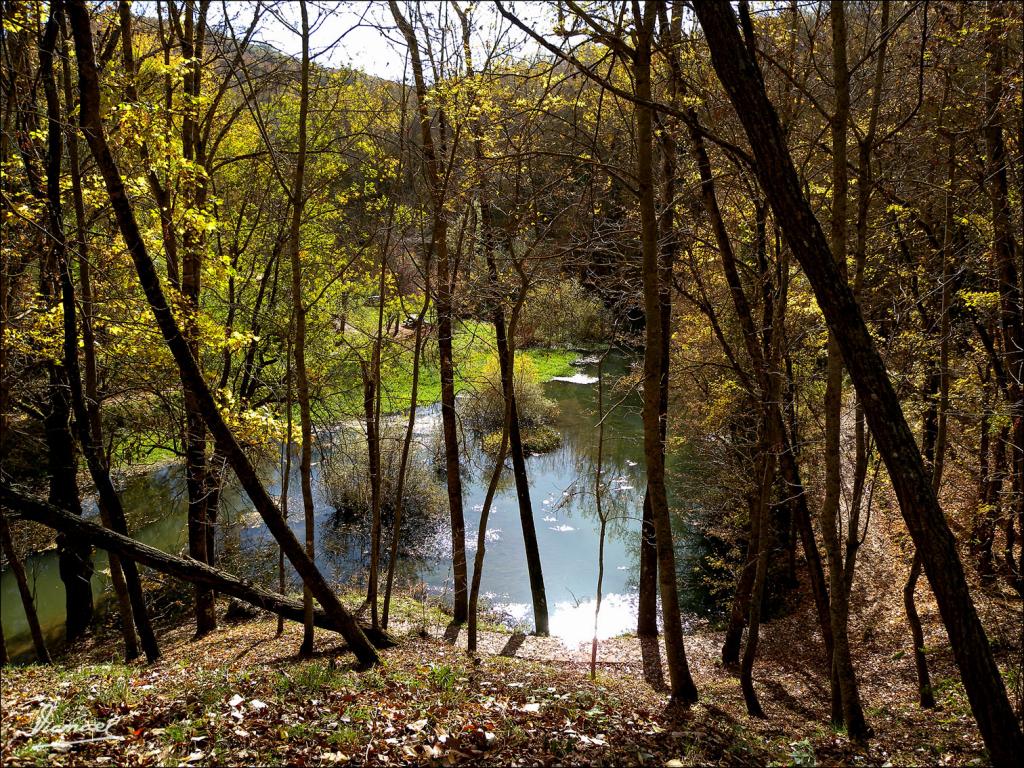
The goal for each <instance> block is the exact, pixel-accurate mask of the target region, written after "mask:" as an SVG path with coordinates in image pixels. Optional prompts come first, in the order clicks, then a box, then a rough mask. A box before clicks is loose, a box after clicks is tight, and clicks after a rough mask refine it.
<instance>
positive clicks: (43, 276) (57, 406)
mask: <svg viewBox="0 0 1024 768" xmlns="http://www.w3.org/2000/svg"><path fill="white" fill-rule="evenodd" d="M60 14H61V6H60V3H59V2H57V3H54V4H52V5H51V6H50V14H49V17H48V19H47V21H46V25H45V27H44V29H43V37H42V40H41V41H40V45H39V70H40V72H39V74H40V76H41V79H42V82H43V90H44V92H45V95H46V122H47V131H46V139H47V141H46V212H47V218H48V221H47V229H48V231H47V240H48V243H47V247H46V248H44V249H43V253H42V263H41V264H40V288H41V290H40V293H41V294H42V296H43V298H44V299H45V300H46V302H47V304H49V305H50V306H56V305H57V304H58V303H59V302H60V269H61V266H60V265H61V264H62V263H63V260H64V259H65V240H64V219H63V208H62V205H61V188H60V182H61V179H60V173H61V162H62V160H63V156H64V128H63V122H62V115H61V108H60V99H59V97H58V94H57V77H56V73H55V71H54V54H55V51H56V49H57V38H58V36H59V33H60V21H59V19H60ZM76 354H77V350H76ZM46 369H47V376H48V379H49V404H48V408H47V410H46V413H45V419H44V429H45V436H46V447H47V452H48V454H49V469H50V472H49V475H50V493H49V498H50V501H51V502H52V503H54V504H60V505H61V506H63V507H65V508H67V509H71V510H74V511H76V512H77V513H78V514H81V512H82V503H81V499H80V496H79V492H78V457H77V452H76V450H75V442H74V438H73V437H72V435H71V403H70V397H69V392H68V379H67V371H66V369H65V368H63V367H61V366H58V365H57V364H56V363H54V362H48V363H47V365H46ZM57 553H58V559H59V562H60V577H61V581H63V582H64V594H65V609H66V621H65V625H64V627H65V634H66V636H67V640H68V642H69V643H70V642H73V641H74V640H76V639H78V638H79V637H81V636H82V635H83V634H84V633H85V631H86V630H87V629H88V627H89V624H90V623H91V622H92V616H93V597H92V574H93V563H92V551H91V549H90V548H89V547H88V546H87V545H83V544H82V543H81V542H78V541H69V540H68V539H67V538H66V537H60V536H59V537H57Z"/></svg>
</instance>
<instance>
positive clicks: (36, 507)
mask: <svg viewBox="0 0 1024 768" xmlns="http://www.w3.org/2000/svg"><path fill="white" fill-rule="evenodd" d="M0 501H2V502H3V504H5V505H6V506H8V507H10V508H11V509H14V510H16V511H17V512H18V514H19V515H20V516H21V517H23V518H26V519H28V520H32V521H34V522H37V523H42V524H43V525H46V526H48V527H50V528H53V529H54V530H57V531H61V532H63V533H66V534H68V535H72V536H75V537H77V538H81V539H82V540H83V541H86V542H89V543H90V544H94V545H95V546H97V547H99V548H101V549H106V550H107V551H108V552H117V553H118V554H120V555H122V556H123V557H124V558H125V559H126V560H127V559H130V560H131V561H132V562H139V563H142V564H143V565H145V566H148V567H150V568H152V569H153V570H155V571H159V572H160V573H166V574H168V575H169V576H174V577H175V578H178V579H181V580H182V581H186V582H189V583H191V584H198V583H202V584H203V585H204V586H206V587H208V588H209V589H211V590H215V591H218V592H223V593H224V594H225V595H229V596H231V597H235V598H237V599H239V600H241V601H243V602H246V603H249V604H250V605H252V606H255V607H256V608H262V609H263V610H265V611H269V612H271V613H276V614H277V615H278V616H281V617H283V618H285V619H288V620H289V621H295V622H302V621H304V620H305V608H304V606H303V604H302V601H300V600H293V599H291V598H288V597H285V596H284V595H281V594H278V593H276V592H271V591H269V590H266V589H263V588H262V587H258V586H256V585H255V584H253V583H252V582H250V581H248V580H246V579H240V578H238V577H237V576H234V575H232V574H230V573H227V572H226V571H221V570H218V569H217V568H213V567H212V566H210V565H207V564H206V563H201V562H199V561H198V560H194V559H192V558H190V557H177V556H175V555H170V554H167V553H166V552H164V551H163V550H160V549H156V548H155V547H151V546H149V545H148V544H143V543H142V542H140V541H136V540H135V539H132V538H129V537H128V536H124V535H122V534H120V533H117V532H116V531H112V530H110V529H109V528H106V527H104V526H102V525H97V524H96V523H94V522H92V521H91V520H85V519H82V518H80V517H77V516H76V515H72V514H71V513H69V512H67V511H65V510H63V509H60V508H58V507H55V506H53V505H52V504H49V503H47V502H44V501H42V500H40V499H36V498H34V497H32V496H29V495H27V494H25V493H22V492H20V491H18V490H15V489H14V488H11V487H9V486H6V485H0ZM4 525H6V523H4ZM313 622H314V623H315V624H316V626H318V627H321V628H322V629H329V630H331V631H332V632H339V633H341V634H342V635H343V636H347V633H348V628H347V627H346V626H345V625H344V624H339V623H338V622H337V621H336V620H335V618H334V617H333V616H331V615H330V614H328V613H327V612H325V611H322V610H319V609H316V610H314V611H313ZM363 631H364V632H365V633H366V637H369V638H370V639H371V640H372V641H373V643H374V645H376V646H377V647H378V648H386V647H389V646H392V645H394V644H395V643H394V640H392V638H391V637H390V636H388V634H387V633H385V632H382V631H380V630H374V629H373V628H372V627H369V626H364V627H363Z"/></svg>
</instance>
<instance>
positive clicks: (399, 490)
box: [380, 262, 430, 629]
mask: <svg viewBox="0 0 1024 768" xmlns="http://www.w3.org/2000/svg"><path fill="white" fill-rule="evenodd" d="M423 274H424V276H425V280H426V282H427V285H424V286H423V308H422V309H421V310H420V314H419V319H418V321H417V323H416V340H415V341H414V342H413V352H412V385H411V387H410V394H409V420H408V421H407V422H406V426H405V439H404V440H403V441H402V458H401V459H400V460H399V464H398V484H397V487H396V489H395V519H394V522H393V524H392V526H391V555H390V557H389V559H388V579H387V583H386V584H385V586H384V610H383V612H382V614H381V620H380V624H381V627H383V628H384V629H387V628H388V614H389V612H390V609H391V589H392V587H393V586H394V583H395V568H396V566H397V564H398V541H399V539H400V537H401V531H402V507H403V499H404V496H405V475H406V470H407V469H408V466H409V450H410V449H411V447H412V439H413V435H414V434H415V429H416V406H417V398H418V396H419V388H420V358H421V355H422V351H423V323H424V322H426V320H425V318H426V316H427V309H428V308H429V307H430V285H429V283H430V264H429V262H428V263H426V264H424V267H423Z"/></svg>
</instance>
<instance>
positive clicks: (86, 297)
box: [62, 11, 141, 661]
mask: <svg viewBox="0 0 1024 768" xmlns="http://www.w3.org/2000/svg"><path fill="white" fill-rule="evenodd" d="M62 12H63V11H62ZM63 49H64V59H65V61H66V62H68V61H70V59H69V58H68V50H67V41H66V40H65V41H64V44H63ZM63 69H64V73H63V74H64V77H63V80H64V102H65V111H66V112H67V114H68V115H73V114H75V112H76V108H77V104H76V101H75V96H74V89H73V87H72V81H71V67H70V65H69V64H67V63H65V65H64V68H63ZM69 122H71V124H72V126H75V125H77V120H75V119H74V118H72V119H71V120H70V121H69ZM67 143H68V166H69V170H70V173H71V198H72V202H73V204H74V209H75V228H76V229H75V233H76V247H77V250H78V276H79V288H80V294H81V307H82V312H81V317H82V323H81V325H82V362H83V368H84V370H83V377H82V378H84V387H85V391H84V393H83V395H84V399H85V409H86V418H87V421H88V429H89V435H90V438H91V440H92V444H93V445H96V446H100V445H103V424H102V421H101V419H100V400H99V375H98V371H97V364H96V337H95V334H94V333H93V294H92V266H91V264H90V263H89V259H90V255H89V249H88V240H87V238H86V223H85V197H84V195H83V192H82V169H81V161H80V159H79V154H78V134H77V132H76V131H74V130H71V131H69V134H68V138H67ZM69 268H70V266H69ZM66 301H67V298H66V297H65V302H66ZM65 343H66V340H65ZM69 378H73V377H71V376H69ZM74 397H75V395H74V393H72V399H74ZM76 419H77V417H76ZM79 428H81V426H79ZM100 503H101V504H103V503H104V502H103V501H102V500H101V501H100ZM100 516H101V518H102V519H104V520H109V519H110V512H109V510H103V511H101V512H100ZM108 564H109V566H110V582H111V585H112V587H113V589H114V596H115V598H116V600H117V606H118V612H119V614H120V618H121V635H122V637H123V638H124V655H125V661H131V660H133V659H135V658H137V657H138V656H139V652H140V651H139V642H138V638H137V637H136V634H135V626H134V621H135V619H134V616H133V611H132V601H131V597H130V596H129V593H128V582H127V581H126V579H125V573H124V569H123V567H122V565H121V560H120V558H119V557H118V556H117V555H114V554H111V555H109V556H108ZM140 594H141V588H140Z"/></svg>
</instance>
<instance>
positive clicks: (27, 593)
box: [0, 510, 50, 664]
mask: <svg viewBox="0 0 1024 768" xmlns="http://www.w3.org/2000/svg"><path fill="white" fill-rule="evenodd" d="M0 546H2V547H3V552H4V556H5V557H6V558H7V563H8V565H10V567H11V572H12V573H13V574H14V580H15V582H17V584H18V592H19V593H20V594H21V605H22V607H23V608H24V609H25V620H26V621H27V622H28V630H29V633H30V634H31V635H32V644H33V645H34V646H35V649H36V659H38V661H39V663H40V664H49V663H50V652H49V651H48V650H46V640H44V639H43V630H42V629H41V628H40V626H39V614H37V613H36V604H35V602H34V601H33V600H32V590H31V589H30V588H29V586H28V577H27V576H26V575H25V566H24V565H23V564H22V562H21V558H20V557H19V556H18V551H17V550H16V549H15V548H14V541H13V540H12V539H11V529H10V528H9V527H8V525H7V516H6V515H5V514H4V512H3V511H2V510H0Z"/></svg>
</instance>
